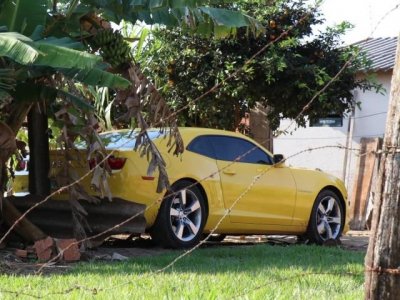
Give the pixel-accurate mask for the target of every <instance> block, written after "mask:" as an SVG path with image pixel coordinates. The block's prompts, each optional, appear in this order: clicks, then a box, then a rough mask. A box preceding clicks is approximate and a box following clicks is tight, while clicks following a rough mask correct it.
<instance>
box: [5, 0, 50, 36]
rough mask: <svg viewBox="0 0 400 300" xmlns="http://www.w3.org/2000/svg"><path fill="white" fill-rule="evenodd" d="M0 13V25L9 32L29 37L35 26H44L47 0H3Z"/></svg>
mask: <svg viewBox="0 0 400 300" xmlns="http://www.w3.org/2000/svg"><path fill="white" fill-rule="evenodd" d="M2 2H3V5H2V6H1V11H0V24H2V25H5V26H7V28H8V30H9V31H17V32H20V33H22V34H24V35H27V36H29V35H31V34H32V32H33V31H34V30H35V28H36V26H37V25H44V24H45V22H46V17H47V9H48V1H47V0H34V1H32V0H4V1H2Z"/></svg>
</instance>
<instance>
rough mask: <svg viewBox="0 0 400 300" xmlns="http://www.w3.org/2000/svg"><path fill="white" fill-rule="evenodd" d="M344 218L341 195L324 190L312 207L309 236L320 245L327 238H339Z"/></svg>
mask: <svg viewBox="0 0 400 300" xmlns="http://www.w3.org/2000/svg"><path fill="white" fill-rule="evenodd" d="M344 219H345V215H344V210H343V205H342V202H341V200H340V198H339V196H338V195H337V194H336V193H335V192H333V191H330V190H323V191H322V192H320V193H319V194H318V196H317V199H316V200H315V203H314V206H313V208H312V211H311V216H310V221H309V224H308V230H307V236H308V238H309V239H310V241H311V242H313V243H316V244H319V245H321V244H323V243H324V242H325V241H327V240H339V238H340V236H341V234H342V231H343V226H344Z"/></svg>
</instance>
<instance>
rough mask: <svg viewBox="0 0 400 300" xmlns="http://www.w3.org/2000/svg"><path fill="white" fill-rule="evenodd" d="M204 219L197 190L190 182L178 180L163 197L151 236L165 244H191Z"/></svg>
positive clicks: (197, 236) (191, 245)
mask: <svg viewBox="0 0 400 300" xmlns="http://www.w3.org/2000/svg"><path fill="white" fill-rule="evenodd" d="M206 219H207V216H206V204H205V199H204V197H203V195H202V194H201V192H200V191H199V189H198V188H197V187H196V186H195V185H193V183H191V182H190V181H179V182H177V183H176V184H174V185H173V186H172V193H170V195H166V197H165V199H164V200H163V202H162V204H161V206H160V210H159V212H158V216H157V220H156V222H155V224H154V226H153V228H152V230H151V236H152V238H153V239H154V240H155V242H156V243H158V244H161V245H162V246H164V247H170V248H189V247H193V246H194V245H196V244H197V243H198V242H199V240H200V238H201V235H202V233H203V228H204V225H205V221H206Z"/></svg>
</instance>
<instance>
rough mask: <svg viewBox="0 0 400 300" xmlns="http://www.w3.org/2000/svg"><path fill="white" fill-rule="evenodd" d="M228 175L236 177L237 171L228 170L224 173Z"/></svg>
mask: <svg viewBox="0 0 400 300" xmlns="http://www.w3.org/2000/svg"><path fill="white" fill-rule="evenodd" d="M223 172H224V174H226V175H236V171H235V170H232V169H226V170H224V171H223Z"/></svg>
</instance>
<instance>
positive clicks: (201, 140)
mask: <svg viewBox="0 0 400 300" xmlns="http://www.w3.org/2000/svg"><path fill="white" fill-rule="evenodd" d="M186 150H188V151H192V152H194V153H197V154H201V155H204V156H207V157H210V158H214V159H215V153H214V149H213V147H212V146H211V144H210V141H209V136H207V135H202V136H198V137H197V138H195V139H193V141H191V142H190V144H189V145H188V146H187V147H186Z"/></svg>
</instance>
